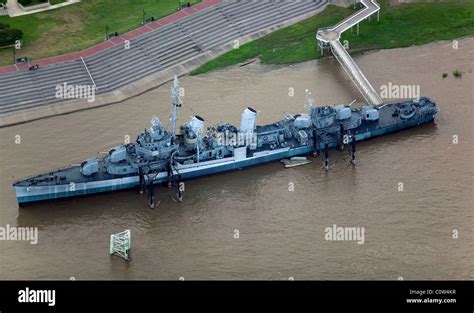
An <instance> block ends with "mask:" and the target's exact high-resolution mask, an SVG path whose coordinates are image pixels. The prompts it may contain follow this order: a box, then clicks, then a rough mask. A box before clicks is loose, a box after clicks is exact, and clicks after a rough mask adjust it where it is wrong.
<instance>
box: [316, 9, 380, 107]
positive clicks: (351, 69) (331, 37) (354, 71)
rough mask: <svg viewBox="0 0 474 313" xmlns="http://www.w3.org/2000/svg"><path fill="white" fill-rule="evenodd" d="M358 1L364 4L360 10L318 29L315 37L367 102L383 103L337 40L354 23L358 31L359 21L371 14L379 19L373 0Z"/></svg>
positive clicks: (372, 103)
mask: <svg viewBox="0 0 474 313" xmlns="http://www.w3.org/2000/svg"><path fill="white" fill-rule="evenodd" d="M359 2H360V3H362V5H363V6H364V8H363V9H362V10H360V11H358V12H356V13H354V14H352V15H351V16H349V17H348V18H346V19H345V20H343V21H342V22H340V23H339V24H337V25H336V26H334V27H328V28H322V29H319V30H318V33H317V34H316V39H317V40H318V46H319V47H320V49H321V51H323V49H324V48H325V47H326V46H329V47H330V48H331V51H332V53H333V55H334V56H335V57H336V59H337V60H338V61H339V63H340V64H341V65H342V68H343V69H344V71H345V72H346V73H347V75H348V76H349V78H350V79H351V80H352V82H353V83H354V84H355V85H356V87H357V89H359V92H360V93H361V94H362V96H363V97H364V98H365V100H366V101H367V102H368V104H371V105H380V104H382V103H383V101H382V99H381V98H380V96H379V95H378V93H377V92H376V91H375V89H374V87H372V85H371V84H370V82H369V80H368V79H367V78H366V77H365V75H364V73H362V71H361V70H360V68H359V67H358V66H357V64H356V63H355V62H354V60H353V59H352V58H351V56H350V55H349V53H348V52H347V51H346V49H345V48H344V46H343V45H342V44H341V42H340V41H339V39H340V38H341V34H342V33H343V32H344V31H346V30H348V29H349V28H351V27H353V26H354V25H357V31H359V23H360V22H361V21H363V20H365V19H367V18H368V19H370V16H371V15H373V14H375V13H377V20H378V19H379V13H380V7H379V5H378V4H377V2H375V0H359Z"/></svg>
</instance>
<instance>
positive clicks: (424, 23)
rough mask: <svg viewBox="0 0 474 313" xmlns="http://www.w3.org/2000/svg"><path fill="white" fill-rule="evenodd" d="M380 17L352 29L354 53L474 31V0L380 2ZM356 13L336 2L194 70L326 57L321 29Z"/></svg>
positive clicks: (348, 34)
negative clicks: (320, 46) (319, 38)
mask: <svg viewBox="0 0 474 313" xmlns="http://www.w3.org/2000/svg"><path fill="white" fill-rule="evenodd" d="M379 2H380V6H381V11H380V21H379V22H377V20H376V19H375V18H373V19H372V20H371V21H370V22H369V21H364V22H362V23H360V29H359V35H357V32H356V30H355V29H354V30H353V31H346V32H345V33H344V34H343V35H342V37H341V41H342V42H344V41H345V40H347V41H348V44H349V52H360V51H367V50H373V49H392V48H400V47H408V46H412V45H423V44H426V43H430V42H434V41H438V40H453V39H456V38H460V37H464V36H473V35H474V2H467V1H465V2H464V1H447V2H437V3H434V4H433V3H407V4H401V5H390V4H389V3H388V2H387V1H379ZM353 12H354V8H353V7H352V6H351V7H349V8H341V7H336V6H333V5H330V6H328V7H327V8H326V10H325V11H324V12H322V13H320V14H318V15H316V16H314V17H311V18H309V19H307V20H305V21H302V22H300V23H297V24H295V25H292V26H290V27H287V28H284V29H281V30H279V31H276V32H274V33H272V34H269V35H267V36H265V37H262V38H260V39H258V40H255V41H253V42H250V43H248V44H245V45H242V46H241V47H240V48H239V49H235V50H232V51H230V52H228V53H226V54H224V55H221V56H220V57H218V58H216V59H214V60H212V61H210V62H209V63H206V64H204V65H203V66H201V67H199V68H198V69H196V70H194V71H193V72H192V74H193V75H197V74H203V73H206V72H209V71H213V70H218V69H222V68H225V67H227V66H231V65H236V64H239V63H243V62H246V61H247V60H249V59H253V58H259V59H260V61H261V62H262V63H263V64H294V63H301V62H305V61H309V60H314V59H319V58H321V54H320V52H319V51H318V50H317V43H316V39H315V34H316V32H317V30H318V29H319V28H322V27H328V26H332V25H335V24H337V23H338V22H339V21H341V20H342V19H344V18H345V17H346V16H349V15H350V14H352V13H353Z"/></svg>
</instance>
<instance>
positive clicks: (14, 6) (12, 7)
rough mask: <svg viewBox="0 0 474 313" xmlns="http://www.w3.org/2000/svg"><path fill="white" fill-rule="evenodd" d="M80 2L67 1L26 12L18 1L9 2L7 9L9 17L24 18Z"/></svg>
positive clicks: (11, 0) (75, 0)
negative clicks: (24, 16)
mask: <svg viewBox="0 0 474 313" xmlns="http://www.w3.org/2000/svg"><path fill="white" fill-rule="evenodd" d="M78 2H81V0H67V1H66V2H63V3H59V4H55V5H48V6H47V7H44V8H40V9H36V10H28V11H25V10H23V9H22V8H21V7H20V6H19V5H18V0H8V1H7V8H8V15H9V16H10V17H16V16H22V15H28V14H34V13H38V12H43V11H48V10H53V9H57V8H61V7H65V6H67V5H71V4H75V3H78Z"/></svg>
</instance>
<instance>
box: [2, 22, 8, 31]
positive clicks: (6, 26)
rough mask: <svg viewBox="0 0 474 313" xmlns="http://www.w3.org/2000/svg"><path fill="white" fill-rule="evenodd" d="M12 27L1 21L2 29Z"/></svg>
mask: <svg viewBox="0 0 474 313" xmlns="http://www.w3.org/2000/svg"><path fill="white" fill-rule="evenodd" d="M5 28H10V25H8V24H7V23H3V22H0V29H5Z"/></svg>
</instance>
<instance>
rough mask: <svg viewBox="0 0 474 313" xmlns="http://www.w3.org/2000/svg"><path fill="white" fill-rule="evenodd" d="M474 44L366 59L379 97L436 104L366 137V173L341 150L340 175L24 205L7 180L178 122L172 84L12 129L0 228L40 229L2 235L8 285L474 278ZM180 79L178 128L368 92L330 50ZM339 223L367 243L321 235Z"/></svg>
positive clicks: (228, 179)
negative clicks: (195, 117)
mask: <svg viewBox="0 0 474 313" xmlns="http://www.w3.org/2000/svg"><path fill="white" fill-rule="evenodd" d="M473 50H474V39H473V38H469V39H463V40H461V41H460V42H459V49H457V50H454V49H453V48H452V45H451V43H449V42H440V43H434V44H430V45H426V46H422V47H411V48H406V49H394V50H385V51H377V52H370V53H366V54H364V55H359V56H356V57H355V60H356V62H357V63H358V64H359V66H360V67H361V69H362V70H363V71H364V73H365V74H366V76H367V77H368V79H369V80H370V81H371V82H372V83H373V84H374V87H375V89H376V90H380V86H381V85H387V84H389V83H390V82H391V83H392V84H403V85H419V86H420V89H421V94H422V95H425V96H429V97H430V98H432V99H433V100H435V101H436V102H437V103H438V105H439V107H440V109H441V111H440V114H439V115H438V117H437V120H436V123H435V124H431V125H426V126H422V127H419V128H416V129H411V130H408V131H404V132H400V133H397V134H394V135H389V136H386V137H382V138H377V139H373V140H369V141H366V142H364V143H361V144H359V146H358V155H357V157H358V158H357V165H356V166H355V167H352V166H350V165H349V162H348V156H347V153H342V152H337V151H333V152H331V155H330V157H331V170H330V171H329V172H325V170H324V169H323V167H322V163H321V160H320V159H313V158H311V159H312V160H313V163H311V164H309V165H304V166H300V167H296V168H291V169H285V168H284V167H283V166H282V164H280V163H279V162H275V163H271V164H267V165H263V166H259V167H256V168H252V169H248V170H243V171H239V172H233V173H227V174H222V175H218V176H213V177H208V178H202V179H197V180H193V181H189V182H187V183H186V192H185V194H184V200H183V203H181V204H180V203H176V202H175V201H174V200H173V199H171V196H172V194H171V192H170V191H169V190H168V189H166V188H164V187H160V188H158V189H157V194H158V195H157V198H158V199H159V200H161V203H160V205H159V206H158V207H157V208H156V209H154V210H151V209H149V208H148V205H147V202H146V198H145V196H144V195H139V194H138V192H137V191H136V190H130V191H124V192H118V193H111V194H103V195H97V196H90V197H86V198H79V199H73V200H65V201H56V202H48V203H43V204H37V205H33V206H28V207H26V208H18V205H17V203H16V199H15V196H14V193H13V189H12V187H11V183H12V181H13V180H14V179H15V178H21V177H24V176H30V175H32V174H35V173H39V172H44V171H48V170H50V169H54V168H57V167H61V166H64V165H68V164H71V163H79V162H81V161H82V160H84V159H85V158H87V157H89V156H94V155H95V154H96V153H98V152H100V151H108V149H110V148H111V147H113V146H115V145H116V144H118V143H120V142H122V141H123V139H124V136H126V135H129V136H131V137H132V139H133V137H134V136H135V134H137V133H138V132H139V131H141V130H143V128H145V127H149V123H150V120H151V118H152V116H153V115H154V114H156V115H158V116H159V117H160V118H161V119H162V121H164V122H165V123H167V122H168V117H169V111H170V95H169V88H170V86H169V85H166V86H163V87H160V88H158V89H156V90H153V91H151V92H148V93H146V94H143V95H141V96H139V97H136V98H133V99H130V100H128V101H125V102H124V103H121V104H116V105H111V106H107V107H102V108H97V109H93V110H89V111H82V112H77V113H73V114H69V115H64V116H57V117H53V118H48V119H42V120H38V121H34V122H31V123H27V124H23V125H16V126H13V127H7V128H2V129H0V138H1V140H0V148H1V150H0V151H1V155H0V158H1V165H0V174H1V177H2V180H1V188H0V227H5V226H6V225H7V224H8V225H10V226H18V227H37V228H38V232H39V233H38V244H37V245H31V244H30V243H29V242H25V241H0V251H1V252H0V279H70V277H75V279H78V280H80V279H172V280H176V279H179V278H180V277H184V278H185V279H187V280H192V279H284V280H286V279H289V277H293V278H294V279H296V280H300V279H382V280H393V279H399V278H400V277H401V278H403V279H466V278H470V279H474V246H473V242H474V235H473V233H474V232H473V222H474V212H473V210H474V196H473V195H474V188H473V187H474V178H473V177H474V175H473V174H474V127H473V121H474V119H473V118H474V116H473V106H474V103H473V86H474V84H473V73H472V68H473V55H472V51H473ZM455 69H459V70H461V71H463V72H464V73H463V76H462V78H455V77H454V76H453V75H452V72H453V71H454V70H455ZM443 72H446V73H449V76H448V77H447V78H444V79H443V78H442V73H443ZM181 85H182V86H183V87H184V88H185V97H184V101H185V103H184V105H183V108H182V109H181V111H180V112H179V116H180V120H179V121H178V122H179V123H185V122H187V121H188V119H189V116H190V115H192V114H199V115H200V116H202V117H204V118H205V119H206V123H207V124H209V123H211V124H212V123H218V122H220V121H229V122H232V123H234V124H236V125H238V123H239V121H240V114H241V112H242V110H243V109H244V108H245V107H246V106H252V107H254V108H255V109H257V110H259V111H260V112H261V113H260V116H259V118H258V123H269V122H272V121H274V120H277V119H279V118H281V117H282V116H283V114H284V113H285V112H290V113H300V112H304V110H305V109H304V107H303V100H304V90H305V89H306V88H308V89H310V91H311V92H312V93H313V96H312V97H313V99H314V102H315V104H334V103H338V104H339V103H349V102H351V101H352V100H353V99H358V100H362V99H361V97H360V96H359V94H358V92H357V90H356V89H355V88H354V87H353V86H352V84H351V82H350V81H349V80H348V78H347V77H346V76H345V74H344V73H343V72H342V70H341V69H340V67H339V65H338V64H337V62H336V61H335V60H334V59H332V58H324V59H323V60H320V61H314V62H308V63H303V64H298V65H294V66H285V67H276V66H261V65H258V64H251V65H248V66H245V67H236V68H232V69H230V70H225V71H219V72H214V73H210V74H206V75H202V76H197V77H183V78H182V80H181ZM289 88H294V91H295V95H294V96H293V97H290V96H289ZM16 135H20V136H21V144H15V136H16ZM453 136H457V138H458V143H457V144H455V143H453ZM399 183H403V191H399V190H398V188H399ZM290 184H292V185H293V186H294V191H289V186H290ZM334 224H335V225H337V226H342V227H364V239H365V240H364V244H357V242H355V241H327V240H325V228H326V227H332V226H333V225H334ZM125 229H130V230H131V231H132V258H133V260H132V261H131V262H129V263H127V262H125V261H123V260H122V259H119V258H116V257H110V256H109V239H110V234H113V233H118V232H120V231H123V230H125ZM236 230H238V232H239V236H238V238H235V236H234V235H235V231H236ZM453 237H455V238H453Z"/></svg>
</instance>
